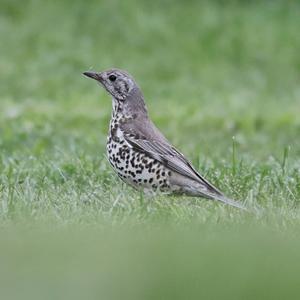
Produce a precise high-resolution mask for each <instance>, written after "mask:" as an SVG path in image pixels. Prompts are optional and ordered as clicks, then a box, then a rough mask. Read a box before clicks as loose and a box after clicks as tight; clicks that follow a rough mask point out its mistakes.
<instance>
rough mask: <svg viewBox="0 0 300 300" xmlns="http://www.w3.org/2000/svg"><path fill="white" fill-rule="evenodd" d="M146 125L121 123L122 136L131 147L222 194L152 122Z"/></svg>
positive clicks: (213, 191) (217, 193)
mask: <svg viewBox="0 0 300 300" xmlns="http://www.w3.org/2000/svg"><path fill="white" fill-rule="evenodd" d="M147 125H148V126H147V127H146V128H145V127H140V126H132V125H131V126H130V124H123V125H122V126H121V129H122V131H123V134H124V138H125V140H126V141H127V142H128V144H129V145H130V146H131V147H132V148H134V149H136V150H138V151H140V152H144V153H146V154H147V155H149V156H150V157H152V158H154V159H156V160H158V161H159V162H161V163H162V164H164V165H165V166H166V167H167V168H169V169H170V170H172V171H175V172H177V173H179V174H181V175H183V176H186V177H188V178H191V179H193V180H195V181H196V182H199V183H200V184H202V185H203V186H205V187H206V188H207V189H208V191H210V192H211V193H213V194H215V195H219V196H222V193H221V192H220V191H219V190H218V189H217V188H216V187H214V186H213V185H212V184H210V183H209V182H208V181H207V180H206V179H205V178H203V177H202V176H201V175H200V174H199V173H198V172H197V171H196V170H195V169H194V168H193V167H192V165H191V163H190V162H189V161H188V160H187V159H186V158H185V157H184V156H183V155H182V154H181V153H180V152H179V151H177V150H176V149H175V148H174V147H173V146H172V145H171V144H170V143H169V142H168V141H167V140H166V138H165V137H164V136H163V135H162V134H161V133H160V132H159V131H158V129H157V128H156V127H155V126H154V125H153V124H152V123H148V124H147Z"/></svg>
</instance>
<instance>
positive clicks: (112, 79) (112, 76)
mask: <svg viewBox="0 0 300 300" xmlns="http://www.w3.org/2000/svg"><path fill="white" fill-rule="evenodd" d="M108 79H109V80H110V81H115V80H116V79H117V77H116V76H115V75H109V76H108Z"/></svg>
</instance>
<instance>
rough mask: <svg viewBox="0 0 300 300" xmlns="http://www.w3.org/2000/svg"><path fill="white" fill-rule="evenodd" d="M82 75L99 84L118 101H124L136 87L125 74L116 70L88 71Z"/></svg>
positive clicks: (131, 79) (132, 80)
mask: <svg viewBox="0 0 300 300" xmlns="http://www.w3.org/2000/svg"><path fill="white" fill-rule="evenodd" d="M83 74H84V75H85V76H87V77H90V78H93V79H95V80H96V81H98V82H99V83H101V85H102V86H103V87H104V88H105V89H106V90H107V91H108V92H109V93H110V94H111V95H112V96H113V98H115V99H116V100H119V101H124V100H125V99H126V98H127V96H128V95H129V94H130V92H131V91H132V90H133V88H135V87H137V84H136V83H135V81H134V79H133V78H132V77H131V76H130V75H129V74H128V73H127V72H125V71H122V70H118V69H110V70H107V71H103V72H91V71H88V72H84V73H83Z"/></svg>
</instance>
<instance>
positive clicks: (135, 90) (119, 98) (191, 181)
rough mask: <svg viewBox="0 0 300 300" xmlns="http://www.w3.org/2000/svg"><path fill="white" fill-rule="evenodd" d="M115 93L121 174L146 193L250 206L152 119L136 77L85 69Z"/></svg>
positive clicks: (113, 126)
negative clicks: (203, 171) (213, 179)
mask: <svg viewBox="0 0 300 300" xmlns="http://www.w3.org/2000/svg"><path fill="white" fill-rule="evenodd" d="M83 75H85V76H86V77H89V78H92V79H94V80H96V81H97V82H98V83H99V84H100V85H101V86H103V87H104V89H105V90H106V91H107V92H108V93H109V94H110V95H111V96H112V114H111V120H110V124H109V133H108V137H107V146H106V150H107V157H108V160H109V162H110V164H111V166H112V167H113V169H114V170H115V171H116V173H117V174H118V176H119V177H120V178H121V179H122V180H123V181H124V182H125V183H127V184H129V185H130V186H132V187H133V188H135V189H136V190H139V191H142V192H144V193H146V194H154V195H155V194H157V193H165V194H171V195H186V196H193V197H201V198H207V199H210V200H217V201H220V202H223V203H225V204H228V205H231V206H234V207H236V208H240V209H245V206H244V205H243V204H242V203H241V202H239V201H235V200H232V199H230V198H227V197H226V196H224V194H223V193H222V192H221V191H219V190H218V189H217V188H216V187H215V186H214V185H212V184H211V183H210V182H209V181H208V180H206V179H205V178H204V177H203V176H202V175H200V174H199V173H198V172H197V171H196V169H195V168H194V167H193V166H192V164H191V163H190V161H189V160H188V159H186V158H185V157H184V155H183V154H182V153H180V152H179V151H178V150H177V149H176V148H175V147H174V146H173V145H172V144H171V143H170V142H169V141H168V140H167V139H166V137H165V136H164V135H163V134H162V133H161V132H160V131H159V129H158V128H157V127H156V126H155V125H154V123H153V122H152V121H151V119H150V117H149V114H148V109H147V107H146V104H145V100H144V96H143V93H142V91H141V89H140V87H139V86H138V84H137V83H136V81H135V79H134V78H133V77H132V76H131V75H130V74H129V73H128V72H126V71H124V70H121V69H116V68H113V69H109V70H106V71H102V72H96V71H86V72H84V73H83Z"/></svg>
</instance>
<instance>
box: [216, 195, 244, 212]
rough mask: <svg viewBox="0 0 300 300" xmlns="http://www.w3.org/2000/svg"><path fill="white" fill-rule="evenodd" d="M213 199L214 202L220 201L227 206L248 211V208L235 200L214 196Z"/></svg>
mask: <svg viewBox="0 0 300 300" xmlns="http://www.w3.org/2000/svg"><path fill="white" fill-rule="evenodd" d="M212 199H214V200H218V201H220V202H223V203H225V204H227V205H231V206H233V207H236V208H239V209H243V210H247V208H246V206H245V205H244V204H242V203H241V202H237V201H235V200H232V199H229V198H227V197H225V196H223V195H221V196H219V195H213V196H212Z"/></svg>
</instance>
